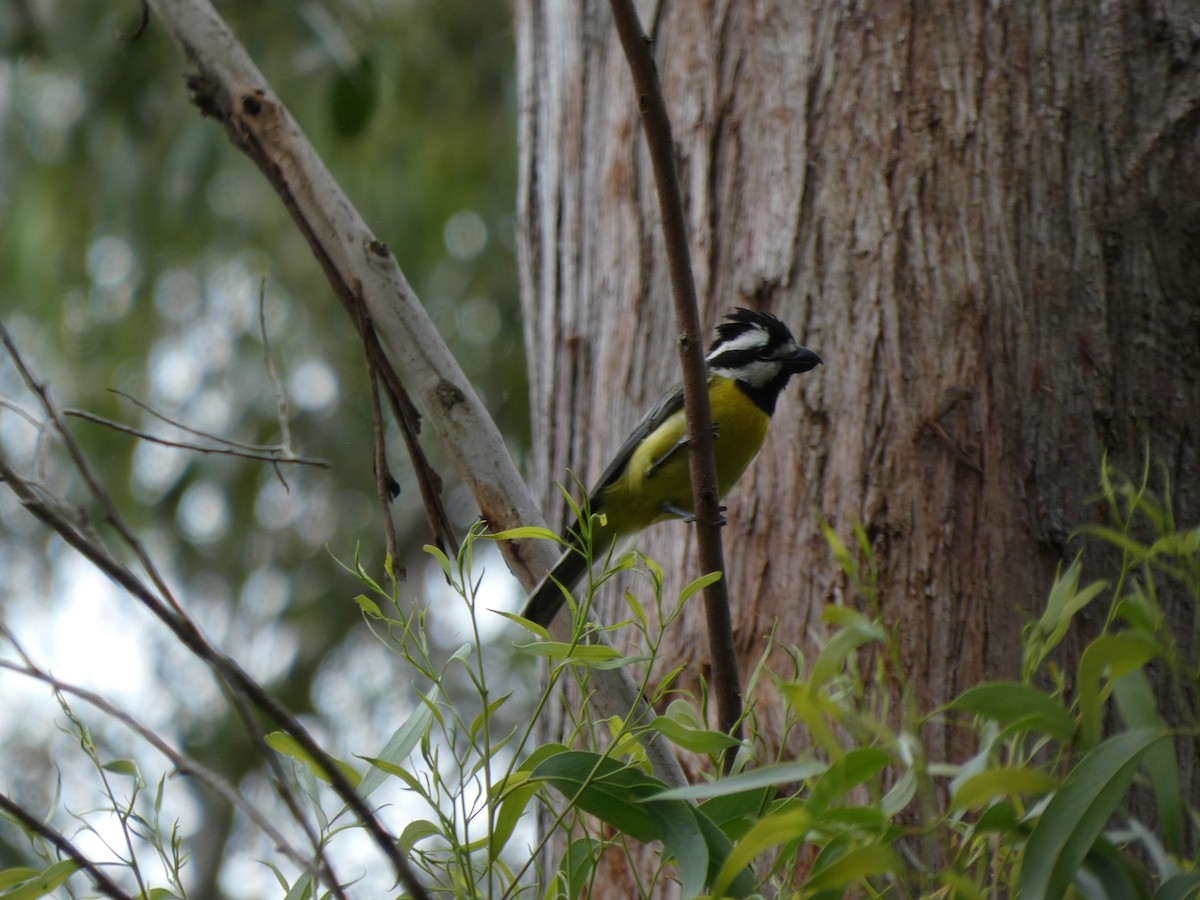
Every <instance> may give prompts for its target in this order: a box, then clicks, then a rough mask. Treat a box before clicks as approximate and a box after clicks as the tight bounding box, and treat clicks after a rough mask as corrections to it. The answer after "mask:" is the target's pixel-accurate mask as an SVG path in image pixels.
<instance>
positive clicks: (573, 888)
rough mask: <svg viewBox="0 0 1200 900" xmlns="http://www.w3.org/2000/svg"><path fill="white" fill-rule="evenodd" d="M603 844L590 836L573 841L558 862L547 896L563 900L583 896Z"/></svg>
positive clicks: (571, 899) (573, 899)
mask: <svg viewBox="0 0 1200 900" xmlns="http://www.w3.org/2000/svg"><path fill="white" fill-rule="evenodd" d="M603 846H604V845H603V843H602V842H600V841H598V840H596V839H594V838H589V837H582V838H579V839H578V840H575V841H572V842H571V843H570V845H569V846H568V847H567V852H566V853H564V854H563V858H562V862H560V863H559V864H558V872H557V874H556V876H555V879H554V882H553V883H552V884H551V885H550V886H549V887H547V889H546V894H545V896H546V897H555V898H562V900H575V898H576V897H582V896H583V894H584V888H585V887H586V886H587V883H588V880H589V879H590V878H591V877H592V869H594V868H595V866H596V860H597V859H598V858H599V855H600V851H601V849H602V848H603ZM555 888H557V890H554V889H555ZM551 891H553V893H551Z"/></svg>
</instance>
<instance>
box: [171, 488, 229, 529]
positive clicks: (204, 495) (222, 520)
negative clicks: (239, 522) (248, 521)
mask: <svg viewBox="0 0 1200 900" xmlns="http://www.w3.org/2000/svg"><path fill="white" fill-rule="evenodd" d="M176 520H177V521H178V522H179V528H180V530H181V531H183V533H184V535H185V536H186V537H187V538H188V540H190V541H192V542H193V543H196V544H211V543H212V542H213V541H217V540H220V539H221V538H222V537H224V536H225V534H226V532H228V531H229V522H230V512H229V502H228V501H227V500H226V499H225V495H224V494H223V493H222V492H221V489H220V488H219V487H218V486H217V485H215V484H213V483H212V482H211V481H201V482H198V483H196V484H193V485H192V486H191V487H189V488H188V489H187V490H186V491H184V494H183V497H182V498H181V499H180V501H179V508H178V509H177V510H176Z"/></svg>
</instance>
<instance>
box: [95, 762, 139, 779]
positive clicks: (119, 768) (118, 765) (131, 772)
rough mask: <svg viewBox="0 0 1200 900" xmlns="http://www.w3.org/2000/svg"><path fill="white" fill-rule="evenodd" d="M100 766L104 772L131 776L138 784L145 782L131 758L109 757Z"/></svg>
mask: <svg viewBox="0 0 1200 900" xmlns="http://www.w3.org/2000/svg"><path fill="white" fill-rule="evenodd" d="M100 768H102V769H103V770H104V771H105V772H112V773H113V774H115V775H124V776H125V777H127V778H132V779H133V780H134V781H136V782H137V783H138V785H144V784H145V783H146V782H144V781H143V780H142V773H141V771H140V770H139V769H138V765H137V763H135V762H134V761H133V760H132V759H110V760H109V761H108V762H106V763H104V765H102V766H101V767H100Z"/></svg>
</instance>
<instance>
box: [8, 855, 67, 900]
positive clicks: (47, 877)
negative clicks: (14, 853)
mask: <svg viewBox="0 0 1200 900" xmlns="http://www.w3.org/2000/svg"><path fill="white" fill-rule="evenodd" d="M80 868H81V867H80V865H79V863H77V862H75V860H73V859H62V860H59V861H58V862H56V863H54V864H53V865H51V866H48V867H46V868H45V869H43V870H42V871H40V872H38V871H36V870H34V869H18V870H17V871H19V872H29V873H31V874H30V877H29V878H28V879H22V881H21V882H20V887H14V888H13V889H12V890H10V891H7V892H5V894H4V900H37V898H38V897H45V896H46V895H47V894H49V893H50V892H51V891H54V890H56V889H57V888H58V887H59V886H61V885H62V883H63V882H64V881H66V880H67V879H68V878H70V877H71V876H72V875H73V874H75V873H76V872H78V871H79V869H80ZM5 871H6V872H11V871H13V870H11V869H8V870H5Z"/></svg>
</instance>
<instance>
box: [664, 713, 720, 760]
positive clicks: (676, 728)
mask: <svg viewBox="0 0 1200 900" xmlns="http://www.w3.org/2000/svg"><path fill="white" fill-rule="evenodd" d="M650 726H651V727H652V728H656V729H657V730H658V732H659V733H660V734H661V735H662V736H663V737H665V738H666V739H667V740H669V741H670V742H671V743H673V744H675V745H676V746H678V747H682V748H683V749H684V750H690V751H691V752H692V753H709V754H712V753H720V752H721V751H723V750H726V749H728V748H729V747H736V746H737V745H738V744H740V743H741V741H739V740H738V739H737V738H735V737H730V736H729V735H727V734H724V733H723V732H720V731H710V730H709V729H707V728H691V727H689V726H687V725H684V724H683V723H682V722H678V721H676V720H675V719H672V718H670V717H669V716H655V718H654V720H653V721H652V722H651V723H650Z"/></svg>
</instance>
